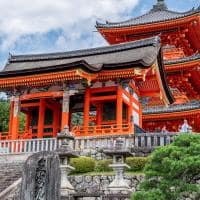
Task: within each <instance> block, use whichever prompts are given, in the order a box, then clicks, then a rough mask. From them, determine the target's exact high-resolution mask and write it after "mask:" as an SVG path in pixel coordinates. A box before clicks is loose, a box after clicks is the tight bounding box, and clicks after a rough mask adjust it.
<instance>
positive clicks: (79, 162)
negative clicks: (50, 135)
mask: <svg viewBox="0 0 200 200" xmlns="http://www.w3.org/2000/svg"><path fill="white" fill-rule="evenodd" d="M70 165H71V166H72V167H74V168H75V170H74V171H73V172H74V173H87V172H92V171H94V168H95V160H94V159H93V158H90V157H84V156H82V157H79V158H72V159H71V160H70Z"/></svg>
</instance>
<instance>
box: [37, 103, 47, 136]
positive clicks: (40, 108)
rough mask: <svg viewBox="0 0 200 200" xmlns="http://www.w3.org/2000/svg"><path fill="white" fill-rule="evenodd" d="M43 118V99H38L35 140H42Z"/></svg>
mask: <svg viewBox="0 0 200 200" xmlns="http://www.w3.org/2000/svg"><path fill="white" fill-rule="evenodd" d="M44 117H45V99H40V106H39V117H38V133H37V138H43V133H44Z"/></svg>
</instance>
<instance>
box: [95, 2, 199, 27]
mask: <svg viewBox="0 0 200 200" xmlns="http://www.w3.org/2000/svg"><path fill="white" fill-rule="evenodd" d="M199 12H200V6H199V7H198V8H196V9H195V8H193V9H191V10H189V11H187V12H175V11H171V10H168V8H167V6H166V4H165V2H164V0H158V1H157V4H156V5H154V6H153V8H152V9H151V10H150V11H149V12H147V13H146V14H144V15H141V16H139V17H136V18H132V19H130V20H126V21H122V22H108V21H107V22H106V23H105V24H104V23H100V22H96V27H97V28H120V27H129V26H135V25H142V24H148V23H156V22H163V21H168V20H172V19H179V18H183V17H186V16H191V15H194V14H196V13H199Z"/></svg>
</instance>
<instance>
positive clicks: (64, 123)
mask: <svg viewBox="0 0 200 200" xmlns="http://www.w3.org/2000/svg"><path fill="white" fill-rule="evenodd" d="M69 99H70V94H69V90H68V88H67V89H65V90H64V93H63V105H62V122H61V130H62V131H63V130H64V128H65V126H68V127H69Z"/></svg>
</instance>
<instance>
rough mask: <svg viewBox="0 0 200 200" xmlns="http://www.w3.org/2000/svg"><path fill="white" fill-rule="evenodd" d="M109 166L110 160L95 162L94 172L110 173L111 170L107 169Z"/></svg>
mask: <svg viewBox="0 0 200 200" xmlns="http://www.w3.org/2000/svg"><path fill="white" fill-rule="evenodd" d="M110 164H112V160H111V159H108V160H99V161H96V167H95V171H96V172H109V171H112V168H110V167H109V165H110Z"/></svg>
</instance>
